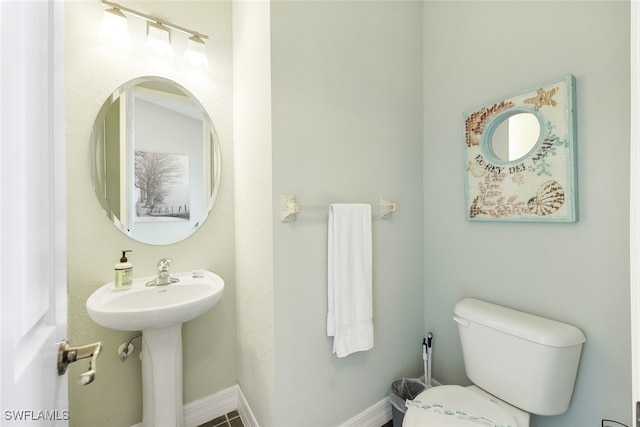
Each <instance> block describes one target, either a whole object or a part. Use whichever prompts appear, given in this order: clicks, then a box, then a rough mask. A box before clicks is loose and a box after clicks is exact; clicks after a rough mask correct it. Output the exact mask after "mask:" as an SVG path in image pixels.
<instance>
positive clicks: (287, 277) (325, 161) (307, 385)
mask: <svg viewBox="0 0 640 427" xmlns="http://www.w3.org/2000/svg"><path fill="white" fill-rule="evenodd" d="M421 32H422V4H421V3H420V2H384V1H383V2H324V1H319V2H317V1H313V2H274V3H272V6H271V51H272V68H271V73H272V101H273V104H272V105H273V108H272V115H273V121H272V125H273V133H272V137H273V203H274V206H276V207H278V206H279V203H280V195H281V194H295V195H296V196H297V198H298V201H299V202H300V203H301V204H302V205H303V206H304V205H314V206H328V205H329V204H330V203H332V202H363V203H371V204H374V205H375V204H378V198H379V196H381V195H386V196H389V197H391V198H392V199H393V200H394V201H396V202H397V203H398V206H399V209H398V212H397V213H395V214H393V218H391V219H386V220H381V219H378V218H375V219H374V220H373V242H374V243H373V260H374V262H373V265H374V267H373V269H374V270H373V277H374V280H373V301H374V306H373V316H374V320H373V323H374V335H375V337H374V339H375V344H374V348H373V349H372V350H369V351H366V352H360V353H355V354H352V355H349V356H347V357H346V358H341V359H339V358H337V357H336V356H335V355H333V354H332V339H331V338H328V337H327V336H326V314H327V291H326V289H327V285H326V271H327V270H326V269H327V261H326V260H327V212H326V210H305V209H304V208H303V211H302V213H301V214H299V215H298V218H297V220H296V221H295V222H291V223H282V222H280V220H279V216H276V217H275V218H274V223H273V235H274V274H275V286H274V299H275V302H274V304H275V354H276V357H275V373H276V375H275V379H276V380H275V381H276V388H275V392H276V397H275V414H276V415H275V423H274V424H273V425H276V426H331V425H338V424H340V423H342V422H345V421H347V420H348V419H349V418H351V417H353V416H354V415H356V414H358V413H359V412H361V411H363V410H365V409H366V408H368V407H370V406H371V405H373V404H374V403H376V402H378V401H380V400H382V399H383V398H385V397H386V396H388V389H389V386H390V384H391V382H392V381H393V380H394V379H397V378H400V377H402V376H414V377H415V376H417V375H419V374H420V373H421V369H420V367H421V366H422V359H421V355H420V354H421V353H420V352H421V347H420V345H421V342H422V337H423V336H424V331H423V329H422V324H423V307H422V305H423V304H422V298H423V277H422V260H423V257H422V247H423V242H422V182H421V179H420V177H421V176H422V113H421V111H422V61H421V56H422V40H421ZM374 212H376V213H377V212H378V211H374Z"/></svg>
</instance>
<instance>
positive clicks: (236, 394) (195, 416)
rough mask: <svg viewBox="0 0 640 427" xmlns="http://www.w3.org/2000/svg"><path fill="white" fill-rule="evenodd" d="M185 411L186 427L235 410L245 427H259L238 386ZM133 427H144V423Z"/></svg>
mask: <svg viewBox="0 0 640 427" xmlns="http://www.w3.org/2000/svg"><path fill="white" fill-rule="evenodd" d="M183 410H184V426H185V427H197V426H199V425H201V424H204V423H206V422H207V421H211V420H213V419H214V418H218V417H221V416H223V415H224V414H228V413H229V412H231V411H234V410H237V411H238V413H239V414H240V417H241V418H242V423H243V424H244V425H245V427H258V422H257V421H256V419H255V417H254V416H253V413H252V412H251V409H250V408H249V405H248V404H247V400H246V399H245V397H244V395H243V394H242V390H240V386H238V385H234V386H231V387H229V388H226V389H224V390H221V391H219V392H217V393H214V394H211V395H209V396H205V397H203V398H201V399H198V400H195V401H193V402H189V403H187V404H186V405H184V409H183ZM131 427H142V423H138V424H136V425H134V426H131Z"/></svg>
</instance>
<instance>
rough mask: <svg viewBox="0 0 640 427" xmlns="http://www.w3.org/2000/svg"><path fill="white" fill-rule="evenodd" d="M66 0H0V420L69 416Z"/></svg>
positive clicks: (50, 422) (34, 421)
mask: <svg viewBox="0 0 640 427" xmlns="http://www.w3.org/2000/svg"><path fill="white" fill-rule="evenodd" d="M63 18H64V14H63V3H62V1H53V0H0V310H1V311H0V333H1V336H0V337H1V341H0V378H1V380H2V386H1V388H0V407H1V410H2V413H1V414H0V417H1V421H0V424H1V425H3V426H5V425H7V426H8V425H21V426H27V425H38V426H64V425H68V422H67V419H68V401H67V377H66V376H58V372H57V353H58V342H59V341H60V340H62V339H64V338H66V336H65V335H66V316H67V314H66V309H67V305H66V304H67V303H66V301H67V283H66V281H67V279H66V236H65V234H66V225H65V205H66V195H65V189H66V182H65V161H64V158H65V140H64V90H63V83H64V75H63V67H62V66H63V63H64V55H63V46H64V30H63Z"/></svg>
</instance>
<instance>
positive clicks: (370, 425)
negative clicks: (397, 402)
mask: <svg viewBox="0 0 640 427" xmlns="http://www.w3.org/2000/svg"><path fill="white" fill-rule="evenodd" d="M392 419H393V413H392V410H391V401H390V400H389V398H388V397H385V398H384V399H382V400H381V401H379V402H378V403H375V404H374V405H373V406H370V407H369V408H367V409H365V410H364V411H362V412H361V413H359V414H358V415H356V416H355V417H353V418H351V419H350V420H348V421H345V422H344V423H342V424H340V426H339V427H380V426H382V425H385V424H386V423H387V422H389V421H391V420H392Z"/></svg>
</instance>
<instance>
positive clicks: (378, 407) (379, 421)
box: [338, 377, 442, 427]
mask: <svg viewBox="0 0 640 427" xmlns="http://www.w3.org/2000/svg"><path fill="white" fill-rule="evenodd" d="M419 379H420V380H422V381H424V377H421V378H419ZM439 385H442V384H440V383H439V382H438V381H436V380H434V379H431V386H432V387H435V386H439ZM392 419H393V409H392V407H391V401H390V400H389V398H388V397H385V398H384V399H382V400H381V401H379V402H378V403H375V404H374V405H373V406H370V407H368V408H367V409H365V410H364V411H362V412H361V413H359V414H358V415H356V416H355V417H353V418H351V419H349V420H348V421H345V422H344V423H342V424H340V426H338V427H380V426H382V425H385V424H386V423H388V422H389V421H391V420H392Z"/></svg>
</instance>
